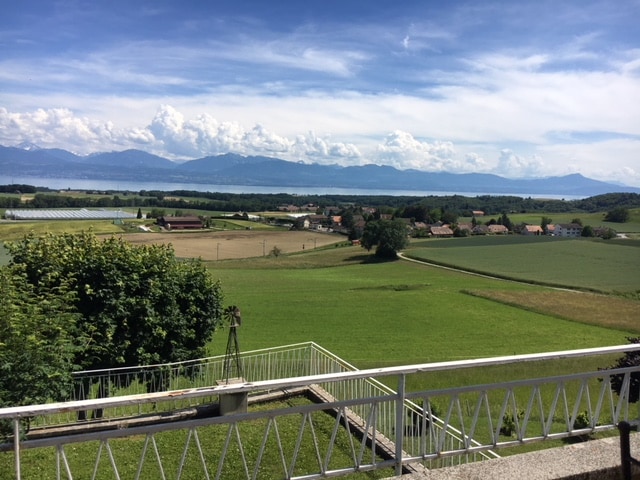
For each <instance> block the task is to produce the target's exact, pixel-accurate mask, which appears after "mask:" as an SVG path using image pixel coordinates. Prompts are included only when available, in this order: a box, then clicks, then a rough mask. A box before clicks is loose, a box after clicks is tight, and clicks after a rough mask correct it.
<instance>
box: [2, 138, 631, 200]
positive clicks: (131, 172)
mask: <svg viewBox="0 0 640 480" xmlns="http://www.w3.org/2000/svg"><path fill="white" fill-rule="evenodd" d="M0 172H1V173H2V174H3V175H5V176H11V175H14V176H27V177H28V176H32V177H44V178H69V179H90V180H134V179H135V180H136V181H137V182H167V183H177V182H180V183H201V184H219V185H254V186H280V187H334V188H357V189H384V190H414V191H431V192H461V193H466V192H477V193H493V194H517V195H544V194H549V195H567V196H585V197H588V196H594V195H601V194H605V193H613V192H631V193H640V188H633V187H623V186H620V185H616V184H611V183H606V182H601V181H598V180H593V179H590V178H586V177H584V176H582V175H579V174H573V175H566V176H561V177H550V178H538V179H508V178H504V177H500V176H498V175H491V174H484V173H465V174H454V173H446V172H423V171H419V170H398V169H396V168H393V167H389V166H379V165H364V166H357V167H341V166H338V165H318V164H305V163H298V162H289V161H285V160H280V159H277V158H269V157H262V156H242V155H237V154H233V153H227V154H224V155H217V156H208V157H203V158H198V159H195V160H189V161H186V162H182V163H178V162H174V161H171V160H168V159H166V158H163V157H160V156H157V155H152V154H150V153H147V152H143V151H141V150H125V151H121V152H108V153H105V152H103V153H96V154H92V155H88V156H79V155H75V154H73V153H71V152H68V151H66V150H61V149H44V148H38V147H37V146H35V145H33V144H27V145H26V146H25V148H19V147H4V146H0Z"/></svg>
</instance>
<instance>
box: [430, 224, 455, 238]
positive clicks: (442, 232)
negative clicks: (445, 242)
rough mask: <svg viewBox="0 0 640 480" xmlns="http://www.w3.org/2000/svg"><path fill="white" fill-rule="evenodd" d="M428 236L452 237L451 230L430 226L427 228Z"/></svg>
mask: <svg viewBox="0 0 640 480" xmlns="http://www.w3.org/2000/svg"><path fill="white" fill-rule="evenodd" d="M429 234H430V235H431V236H432V237H436V238H450V237H453V230H451V229H450V228H449V227H435V226H431V227H429Z"/></svg>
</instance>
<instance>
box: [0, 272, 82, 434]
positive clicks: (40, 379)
mask: <svg viewBox="0 0 640 480" xmlns="http://www.w3.org/2000/svg"><path fill="white" fill-rule="evenodd" d="M71 300H72V295H71V293H70V292H68V291H66V290H65V288H64V285H61V287H60V288H59V289H58V291H57V292H54V294H52V295H47V296H45V297H39V296H38V295H37V294H36V292H35V290H34V289H33V288H32V287H31V285H29V283H28V282H27V281H26V278H25V276H24V275H23V274H22V273H21V272H19V271H15V272H14V271H12V270H11V269H10V268H8V267H0V407H9V406H18V405H31V404H38V403H45V402H47V401H51V400H53V401H60V400H63V399H65V398H69V393H70V392H71V389H72V378H71V373H72V371H73V368H74V365H73V361H74V358H75V352H76V347H75V346H74V340H76V341H78V342H82V341H83V340H85V338H84V337H83V335H82V332H76V331H74V329H73V327H72V328H69V325H71V326H73V324H74V321H75V315H74V314H73V313H72V311H71V309H70V308H69V304H70V303H71ZM26 424H27V425H25V424H23V428H28V420H27V421H26ZM11 431H12V425H9V424H6V423H1V422H0V437H2V436H5V435H8V434H10V433H11Z"/></svg>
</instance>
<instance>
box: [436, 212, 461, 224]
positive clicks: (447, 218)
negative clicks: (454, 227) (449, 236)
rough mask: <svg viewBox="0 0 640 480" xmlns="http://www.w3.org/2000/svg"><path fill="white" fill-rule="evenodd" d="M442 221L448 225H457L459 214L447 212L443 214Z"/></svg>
mask: <svg viewBox="0 0 640 480" xmlns="http://www.w3.org/2000/svg"><path fill="white" fill-rule="evenodd" d="M440 221H441V222H442V223H448V224H452V223H456V222H457V221H458V214H457V213H455V212H453V211H451V210H446V211H444V212H442V216H441V217H440Z"/></svg>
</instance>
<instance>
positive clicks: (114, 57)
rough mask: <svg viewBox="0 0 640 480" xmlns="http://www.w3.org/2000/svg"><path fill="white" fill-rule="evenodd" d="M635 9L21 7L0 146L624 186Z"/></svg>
mask: <svg viewBox="0 0 640 480" xmlns="http://www.w3.org/2000/svg"><path fill="white" fill-rule="evenodd" d="M639 21H640V0H552V1H547V0H533V1H530V0H519V1H512V0H505V1H500V0H482V1H479V0H478V1H457V0H450V1H432V0H421V1H414V0H404V1H393V2H392V1H387V0H376V1H371V0H355V1H352V0H338V1H335V0H323V1H315V0H305V1H300V0H296V1H290V0H287V1H278V0H272V1H262V0H256V1H244V0H235V1H226V0H211V1H206V2H205V1H192V0H180V1H169V0H136V1H133V2H132V1H130V0H126V1H122V0H109V1H104V0H92V1H89V0H82V1H81V0H22V1H20V2H3V6H2V8H1V14H0V144H1V145H4V146H15V145H19V144H22V143H24V142H29V143H33V144H36V145H38V146H39V147H42V148H64V149H66V150H69V151H72V152H74V153H77V154H89V153H93V152H103V151H121V150H126V149H130V148H135V149H140V150H144V151H147V152H150V153H154V154H156V155H160V156H163V157H165V158H169V159H172V160H177V161H179V160H186V159H192V158H201V157H204V156H209V155H218V154H223V153H228V152H233V153H238V154H242V155H263V156H268V157H276V158H281V159H285V160H290V161H297V162H304V163H318V164H337V165H343V166H347V165H364V164H378V165H390V166H393V167H396V168H398V169H417V170H422V171H432V172H439V171H446V172H452V173H470V172H477V173H493V174H497V175H501V176H504V177H508V178H540V177H548V176H557V175H566V174H572V173H581V174H582V175H584V176H587V177H589V178H594V179H598V180H603V181H609V182H616V183H621V184H624V185H628V186H635V187H640V27H638V23H639Z"/></svg>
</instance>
